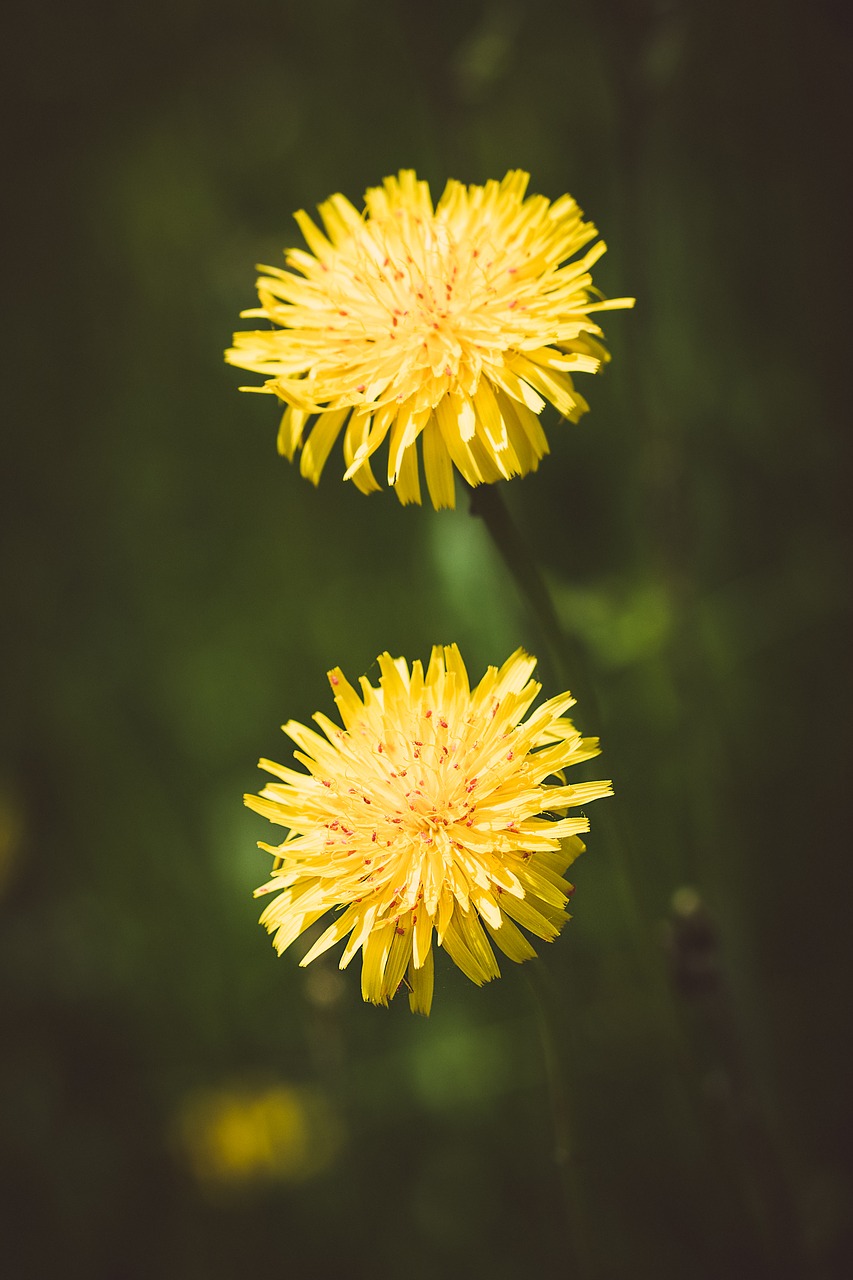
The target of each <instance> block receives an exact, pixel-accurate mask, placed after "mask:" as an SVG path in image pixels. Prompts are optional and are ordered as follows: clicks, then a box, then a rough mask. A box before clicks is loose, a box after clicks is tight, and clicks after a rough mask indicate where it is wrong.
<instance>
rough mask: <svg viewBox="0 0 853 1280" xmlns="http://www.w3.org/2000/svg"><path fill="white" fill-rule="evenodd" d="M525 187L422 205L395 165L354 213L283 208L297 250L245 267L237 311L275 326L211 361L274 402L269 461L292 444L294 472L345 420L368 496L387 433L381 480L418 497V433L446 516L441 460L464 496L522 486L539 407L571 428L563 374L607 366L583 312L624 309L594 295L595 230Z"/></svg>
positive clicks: (314, 460) (333, 207) (243, 337)
mask: <svg viewBox="0 0 853 1280" xmlns="http://www.w3.org/2000/svg"><path fill="white" fill-rule="evenodd" d="M528 181H529V175H528V174H526V173H523V172H522V171H521V170H512V171H510V172H509V173H508V174H507V175H506V177H505V178H504V179H503V181H502V182H496V181H492V182H487V183H486V184H485V186H482V187H481V186H469V187H466V186H464V185H463V184H462V183H461V182H455V181H451V182H448V184H447V186H446V188H445V190H444V194H443V195H442V197H441V199H440V200H439V202H438V204H437V206H435V207H433V202H432V198H431V196H430V191H429V187H428V185H427V183H426V182H419V181H418V180H417V178H416V176H415V173H414V171H413V170H411V169H404V170H402V171H401V172H400V174H399V175H398V176H397V177H396V178H386V179H385V181H384V184H383V185H382V186H381V187H371V188H370V190H369V191H367V193H366V195H365V205H366V208H365V212H364V214H363V215H362V214H359V213H358V212H357V210H356V209H355V208H354V207H353V205H352V204H350V202H349V201H348V200H347V199H346V198H345V197H344V196H342V195H340V194H338V195H333V196H332V197H331V198H330V199H329V200H327V201H325V203H323V204H321V205H320V208H319V211H320V217H321V219H322V222H323V226H324V228H325V233H324V232H323V231H321V230H320V228H319V227H318V226H317V225H316V224H315V223H314V222H313V221H312V220H311V218H309V216H308V214H307V213H305V212H304V211H303V210H300V212H298V213H297V214H296V215H295V217H296V221H297V223H298V224H299V228H300V230H301V231H302V234H303V236H304V237H305V241H306V243H307V244H308V247H309V249H310V252H308V253H306V252H305V251H304V250H302V249H290V250H288V251H287V253H286V265H287V268H288V269H287V270H281V269H279V268H277V267H260V268H259V270H260V271H261V272H262V273H263V274H262V275H261V277H260V279H259V280H258V286H257V287H258V295H259V298H260V304H261V305H260V306H259V307H257V308H253V309H252V310H249V311H244V312H243V313H242V315H243V316H244V317H253V318H258V319H261V320H265V321H271V322H272V324H273V325H275V326H277V327H276V328H271V329H261V330H257V331H254V332H245V333H237V334H235V335H234V346H233V347H232V348H231V349H230V350H229V351H228V352H227V353H226V359H227V360H228V361H229V362H230V363H231V364H234V365H237V366H238V367H239V368H241V369H250V370H251V371H252V372H253V373H260V374H266V375H267V381H266V382H265V383H264V385H263V386H260V387H258V386H256V387H246V388H243V389H244V390H251V391H264V392H268V393H272V394H274V395H276V396H278V398H279V399H280V400H281V401H283V402H284V403H285V404H286V405H287V408H286V409H285V412H284V417H283V418H282V421H281V428H280V430H279V435H278V448H279V452H280V453H282V454H284V455H285V456H286V457H287V458H290V459H292V458H293V456H294V454H295V452H296V450H297V448H298V447H300V446H301V447H302V457H301V463H300V469H301V471H302V474H303V475H304V476H307V477H308V479H310V480H312V481H313V482H314V483H315V484H317V483H318V481H319V479H320V474H321V472H322V470H323V467H324V465H325V462H326V459H327V458H328V456H329V453H330V451H331V449H332V446H333V445H334V443H335V441H336V440H337V438H338V436H339V434H340V432H341V431H342V430H343V428H344V425H345V424H346V432H345V434H344V445H343V448H344V459H345V462H346V468H347V469H346V472H345V475H344V479H346V480H353V481H354V482H355V484H356V485H357V486H358V488H359V489H360V490H361V491H362V492H363V493H370V492H372V491H374V490H376V489H378V488H379V487H380V486H379V484H378V482H377V480H376V477H375V476H374V474H373V470H372V468H371V463H370V459H371V457H372V456H373V454H374V453H375V452H376V450H377V449H378V448H379V447H380V445H381V444H382V443H383V442H384V441H385V439H386V438H387V439H388V469H387V475H388V483H389V485H393V486H394V487H395V488H396V492H397V496H398V497H399V499H400V501H401V502H402V503H404V504H405V503H409V502H420V500H421V489H420V479H419V470H418V449H417V441H418V439H420V440H421V442H422V450H423V465H424V471H425V473H426V482H427V488H428V490H429V495H430V498H431V499H432V502H433V505H434V506H435V507H437V508H438V507H452V506H453V505H454V483H453V469H454V467H455V468H456V469H457V470H458V471H459V472H460V473H461V475H462V476H463V477H464V478H465V480H467V482H468V483H469V484H470V485H478V484H483V483H491V482H493V481H496V480H500V479H509V478H510V477H512V476H523V475H526V474H527V472H529V471H535V470H536V468H537V467H538V465H539V459H540V458H542V457H543V456H544V455H545V454H546V453H547V452H548V441H547V439H546V436H545V432H544V431H543V429H542V426H541V424H540V421H539V415H540V414H541V412H542V410H543V409H544V407H545V404H546V402H547V401H550V402H551V404H553V405H555V406H556V408H557V410H558V411H559V413H560V414H561V415H562V416H563V417H564V418H568V419H569V420H571V421H572V422H576V421H577V420H578V418H579V417H580V416H581V414H582V413H584V412H585V411H586V409H587V408H588V405H587V403H586V401H585V400H584V398H583V396H582V395H580V393H579V392H578V391H576V390H575V386H574V383H573V381H572V375H573V374H575V373H595V372H596V371H597V370H598V369H599V368H600V366H601V365H602V364H603V363H604V362H605V361H606V360H607V359H608V358H609V357H608V354H607V352H606V350H605V349H604V347H603V346H602V344H601V341H600V339H601V337H602V332H601V329H600V328H599V326H598V325H597V324H596V322H595V318H594V317H595V315H596V313H597V312H599V311H606V310H609V309H613V308H616V307H630V306H633V303H634V300H633V298H613V299H610V300H609V301H607V300H605V299H603V298H602V296H601V295H600V294H599V293H598V291H597V290H595V289H594V288H593V286H592V278H591V276H590V268H591V267H592V265H593V263H595V262H596V261H597V259H598V258H600V257H601V255H602V254H603V253H604V251H605V248H606V246H605V244H604V242H603V241H602V240H599V241H598V242H597V243H596V244H592V245H591V242H592V241H593V240H595V238H596V236H597V235H598V232H597V231H596V228H595V227H594V226H593V224H592V223H591V222H585V221H584V219H583V215H582V213H581V211H580V209H579V208H578V206H577V204H576V203H575V201H574V200H573V199H572V197H571V196H568V195H566V196H562V197H561V198H560V199H559V200H555V201H554V202H553V203H552V202H551V201H549V200H547V199H546V198H545V197H544V196H528V197H527V198H525V193H526V190H527V183H528ZM590 245H591V247H587V246H590ZM581 250H583V251H584V252H583V253H582V254H581V256H576V255H578V254H580V253H581ZM309 422H313V425H312V426H311V429H310V433H309V431H308V424H309Z"/></svg>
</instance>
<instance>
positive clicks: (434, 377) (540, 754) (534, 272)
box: [226, 170, 633, 1014]
mask: <svg viewBox="0 0 853 1280" xmlns="http://www.w3.org/2000/svg"><path fill="white" fill-rule="evenodd" d="M527 182H528V175H527V174H525V173H522V172H520V171H513V172H510V173H508V174H507V175H506V177H505V178H504V179H503V181H502V182H500V183H498V182H489V183H486V185H485V186H483V187H479V186H471V187H467V188H466V187H465V186H463V185H462V184H461V183H458V182H449V183H448V184H447V187H446V189H445V191H444V194H443V195H442V197H441V199H440V200H439V202H438V204H437V206H435V207H433V203H432V200H431V198H430V193H429V188H428V187H427V184H426V183H425V182H419V181H417V179H416V177H415V174H414V173H413V172H412V171H410V170H403V171H401V173H400V174H399V176H398V177H396V178H386V180H385V182H384V184H383V186H382V187H376V188H372V189H371V190H369V191H368V192H367V193H366V196H365V203H366V211H365V213H364V215H361V214H359V213H358V212H357V211H356V209H355V208H354V207H353V206H352V205H351V204H350V203H349V202H348V201H347V200H346V199H345V198H344V197H343V196H342V195H334V196H332V197H331V198H330V199H329V200H328V201H326V202H325V203H324V204H323V205H321V206H320V215H321V219H322V222H323V226H324V228H325V231H324V232H323V231H321V230H320V229H319V228H318V227H317V226H316V225H315V223H314V222H312V220H311V219H310V218H309V217H308V215H307V214H305V213H304V212H300V213H297V215H296V220H297V222H298V224H299V227H300V229H301V231H302V233H303V235H304V237H305V240H306V242H307V244H308V246H309V249H310V252H305V251H304V250H299V249H292V250H289V251H288V252H287V255H286V263H287V269H286V270H280V269H278V268H274V267H265V268H261V271H262V272H263V274H262V276H261V278H260V280H259V281H258V293H259V297H260V304H261V305H260V306H259V307H258V308H255V309H253V310H251V311H246V312H243V315H244V316H249V317H257V318H259V319H263V320H266V321H271V322H272V324H273V325H274V326H276V327H273V328H268V329H263V330H257V331H253V332H245V333H238V334H236V335H235V338H234V346H233V347H232V348H231V349H230V350H229V351H228V353H227V357H226V358H227V359H228V360H229V361H230V362H231V363H232V364H235V365H238V366H240V367H241V368H244V369H249V370H251V371H253V372H255V373H261V374H265V375H267V381H266V382H265V384H264V385H263V386H262V387H254V388H245V390H259V391H263V392H267V393H271V394H274V395H275V396H277V397H278V398H279V399H280V400H281V401H283V402H284V404H285V405H286V408H285V411H284V416H283V418H282V422H281V427H280V430H279V437H278V447H279V452H281V453H283V454H284V455H285V456H287V457H288V458H293V457H294V455H295V453H296V451H297V449H299V448H301V450H302V455H301V463H300V468H301V471H302V474H303V475H305V476H307V477H308V478H309V479H310V480H312V481H313V482H314V483H315V484H316V483H317V482H318V481H319V479H320V475H321V472H322V470H323V467H324V465H325V463H326V460H327V458H328V456H329V453H330V451H331V449H332V447H333V446H334V444H335V441H336V440H337V438H338V436H339V435H340V433H341V431H344V441H343V451H344V459H345V462H346V471H345V474H344V478H345V479H351V480H353V481H354V483H355V484H356V485H357V486H358V487H359V489H361V490H362V491H363V492H365V493H369V492H371V491H373V490H375V489H378V488H379V484H378V482H377V480H376V477H375V475H374V473H373V470H372V467H371V459H372V458H373V456H374V454H375V453H376V451H377V450H378V449H379V447H380V446H381V445H383V443H384V442H385V441H386V440H387V445H388V463H387V479H388V483H389V484H390V485H393V486H394V487H395V489H396V492H397V496H398V497H399V499H400V501H401V502H402V503H404V504H405V503H409V502H420V501H421V489H420V476H419V464H418V456H419V455H418V441H419V440H420V441H421V455H422V458H423V468H424V472H425V475H426V484H427V489H428V491H429V496H430V498H431V500H432V503H433V505H434V506H435V507H436V508H440V507H452V506H453V505H454V469H455V470H457V471H459V473H460V474H461V475H462V477H463V478H464V479H465V480H466V481H467V482H468V484H470V485H478V484H483V483H493V482H495V481H497V480H500V479H509V478H510V477H512V476H520V475H525V474H526V473H527V472H529V471H533V470H535V469H536V467H537V466H538V464H539V460H540V458H542V457H543V456H544V454H546V453H547V452H548V441H547V438H546V436H545V433H544V431H543V430H542V427H541V424H540V422H539V415H540V413H541V412H542V410H543V409H544V408H545V405H546V402H550V403H551V404H553V405H555V406H556V408H557V409H558V411H559V413H560V414H561V415H562V417H563V418H568V419H570V420H571V421H577V419H578V418H579V417H580V415H581V414H582V413H584V412H585V411H586V409H587V404H586V401H585V400H584V399H583V397H582V396H581V395H580V394H579V393H578V392H577V391H576V389H575V386H574V383H573V381H572V376H573V374H575V373H579V372H583V373H595V372H596V371H597V370H598V369H599V367H600V366H601V364H602V363H603V362H604V361H605V360H607V359H608V355H607V352H606V351H605V349H604V347H603V346H602V345H601V341H600V339H601V337H602V334H601V330H600V328H599V327H598V325H597V324H596V322H595V320H594V319H593V318H592V317H593V316H594V315H595V314H596V313H597V312H599V311H603V310H607V309H609V308H616V307H628V306H632V305H633V299H631V298H619V299H615V300H611V301H606V300H604V299H603V298H601V296H600V295H599V294H598V293H597V292H596V291H595V290H594V289H593V287H592V281H591V277H590V268H591V267H592V265H593V263H594V262H595V261H596V260H597V259H598V258H599V257H600V256H601V254H602V253H603V252H604V249H605V246H604V243H603V242H602V241H598V243H596V244H592V243H591V242H592V241H594V240H595V238H596V235H597V232H596V229H595V227H594V226H593V225H592V224H591V223H588V222H584V220H583V218H582V215H581V212H580V210H579V209H578V207H577V205H576V204H575V202H574V200H572V199H571V197H570V196H564V197H562V199H560V200H557V201H555V202H554V203H553V204H552V203H550V202H549V201H548V200H546V199H545V198H544V197H542V196H532V197H527V198H525V196H526V189H527ZM588 246H591V247H588ZM581 250H585V252H583V254H582V256H580V257H578V256H576V255H578V254H579V253H580V252H581ZM309 424H310V425H309ZM534 667H535V659H533V658H531V657H529V656H528V655H527V654H525V653H524V652H523V651H522V650H518V651H517V652H516V653H515V654H513V655H512V657H511V658H509V659H508V660H507V661H506V662H505V663H504V665H503V666H502V667H501V668H500V669H497V668H495V667H490V668H489V669H488V670H487V672H486V674H485V676H484V677H483V679H482V680H481V681H480V683H479V684H478V685H477V686H476V688H474V689H473V690H472V689H471V687H470V685H469V681H468V674H467V672H466V669H465V665H464V663H463V661H462V658H461V656H460V653H459V650H458V649H457V648H456V646H455V645H451V646H446V647H443V648H442V647H436V648H434V649H433V651H432V657H431V659H430V662H429V664H428V667H427V669H426V671H424V669H423V667H422V665H421V663H420V662H415V663H414V664H413V665H412V668H411V670H410V669H409V666H408V664H407V663H406V662H405V661H404V660H403V659H402V658H392V657H391V656H390V655H389V654H387V653H385V654H383V655H382V656H381V657H380V658H379V669H380V678H379V683H378V686H373V685H372V684H370V683H369V681H368V680H367V678H366V677H362V679H361V682H360V688H361V692H360V693H358V692H357V691H356V690H355V689H354V688H353V687H352V685H350V684H349V683H348V682H347V680H346V679H345V678H344V676H343V674H342V672H341V671H340V670H334V671H332V672H330V673H329V679H330V681H331V685H332V689H333V692H334V698H335V703H336V704H337V708H338V712H339V715H340V719H341V725H337V724H335V723H333V722H332V721H330V720H329V719H327V718H326V716H324V715H322V714H320V713H318V714H317V715H315V716H314V720H315V721H316V722H317V724H318V726H319V728H320V729H321V731H322V733H317V732H315V731H314V730H312V729H309V728H307V727H305V726H304V725H301V724H297V723H294V722H293V721H291V722H289V723H288V724H286V725H285V726H284V730H285V732H286V733H287V734H288V735H289V736H290V737H291V738H292V739H293V741H294V742H295V743H296V745H297V747H298V748H299V749H298V750H297V751H296V752H295V756H296V759H297V760H298V761H299V762H300V763H301V764H302V765H303V766H304V768H305V770H306V772H301V771H298V770H294V769H290V768H286V767H284V766H282V765H279V764H275V763H273V762H272V761H269V760H261V762H260V763H261V767H262V768H263V769H265V770H266V771H267V772H269V773H270V774H272V775H273V777H274V778H275V779H276V781H274V782H270V783H268V784H267V786H266V787H264V789H263V790H262V791H261V793H260V795H259V796H246V803H247V804H248V805H249V807H250V808H252V809H255V810H256V811H257V812H258V813H261V814H263V815H264V816H265V817H266V818H268V819H269V820H270V821H271V822H273V823H276V824H278V825H280V826H282V827H284V828H286V832H287V834H286V836H285V838H284V841H283V842H282V843H281V844H279V845H268V844H262V845H261V848H263V849H266V850H267V851H268V852H270V853H271V854H273V856H274V858H275V864H274V870H273V874H272V878H271V879H270V881H269V883H268V884H266V885H264V886H263V887H262V888H261V889H259V890H257V893H258V894H270V895H273V896H272V897H271V901H270V902H269V904H268V906H267V907H266V909H265V910H264V912H263V914H262V916H261V921H262V923H263V924H265V925H266V927H267V929H268V930H269V931H270V933H272V934H273V942H274V945H275V947H276V949H277V950H278V951H279V952H282V951H284V949H285V948H286V947H288V946H290V944H291V943H292V942H293V941H295V939H297V938H298V937H299V936H300V935H301V934H302V933H304V932H305V930H307V929H309V928H310V927H311V926H312V925H314V924H315V923H316V922H318V921H319V920H321V918H322V917H324V916H327V915H328V913H329V912H331V911H333V910H334V911H336V912H337V914H336V915H335V917H334V919H333V920H332V922H331V923H330V924H328V925H327V927H326V928H325V930H324V931H323V932H322V933H321V934H320V935H319V937H317V939H316V940H315V941H314V942H313V945H312V946H311V947H310V949H309V950H308V952H307V954H306V955H305V956H304V957H303V959H302V961H301V963H302V964H303V965H306V964H308V963H310V961H312V960H314V959H315V958H316V957H317V956H320V955H322V954H323V953H324V952H325V951H327V950H328V949H329V948H330V947H332V946H334V945H335V944H336V943H339V942H342V941H344V940H345V939H346V943H345V946H344V950H343V955H342V957H341V960H340V965H341V968H344V967H345V966H346V965H348V964H349V963H350V961H351V960H352V959H353V957H354V956H355V955H356V954H357V953H358V952H359V951H361V952H362V982H361V985H362V994H363V996H364V999H365V1000H369V1001H372V1002H374V1003H377V1004H387V1003H388V1001H389V1000H390V999H391V998H392V997H393V996H394V995H395V994H396V992H397V991H398V990H399V989H400V988H401V987H402V986H405V987H406V988H407V989H408V992H409V1003H410V1006H411V1008H412V1009H413V1010H414V1011H415V1012H418V1013H423V1014H428V1013H429V1011H430V1006H431V1004H432V997H433V941H435V943H436V944H437V945H439V946H442V947H444V948H445V950H446V951H447V952H448V954H449V955H450V957H451V959H452V960H453V961H454V962H455V963H456V964H457V965H458V966H459V968H460V969H461V970H462V971H463V973H465V974H466V975H467V977H469V978H470V979H471V980H472V981H473V982H475V983H477V984H478V985H479V984H481V983H484V982H488V981H489V980H490V979H491V978H494V977H497V976H498V974H499V969H498V963H497V960H496V957H495V950H494V948H495V947H496V948H497V949H498V950H499V951H500V952H502V953H503V954H504V955H506V956H508V957H509V959H511V960H514V961H517V962H521V961H523V960H527V959H529V958H530V957H532V956H533V955H535V952H534V950H533V947H532V946H531V944H530V942H529V941H528V939H527V937H526V936H525V934H523V933H522V932H521V930H520V929H519V927H518V926H519V925H521V926H522V928H524V929H526V930H527V931H528V932H529V933H532V934H533V935H534V936H535V937H538V938H541V939H544V940H545V941H551V940H553V939H554V938H555V937H556V936H557V934H558V933H559V931H560V929H561V928H562V926H563V924H564V923H565V922H566V921H567V920H568V919H569V916H568V914H567V912H566V905H567V902H568V899H569V897H570V895H571V893H572V886H571V885H570V884H569V882H568V881H567V880H566V879H565V878H564V873H565V872H566V870H567V868H568V867H569V866H570V864H571V863H572V862H573V861H574V859H575V858H576V857H577V856H578V854H579V853H580V852H582V850H583V848H584V846H583V844H582V843H581V841H580V839H579V834H580V833H581V832H584V831H586V830H588V827H589V823H588V821H587V819H586V817H585V816H584V815H583V814H582V813H578V812H576V811H577V810H578V809H579V808H580V807H581V806H583V805H585V804H587V803H589V802H590V801H592V800H596V799H599V798H600V797H602V796H606V795H609V794H611V784H610V782H586V783H578V784H576V785H574V786H573V785H570V784H568V783H566V782H565V779H564V775H563V770H565V769H566V768H567V767H568V766H570V765H573V764H578V763H580V762H581V761H583V760H588V759H590V758H591V757H593V756H595V755H597V754H598V750H599V748H598V739H597V738H583V737H581V735H580V734H579V733H578V732H577V730H576V729H575V728H574V726H573V725H572V722H571V721H570V720H569V719H567V718H566V716H565V712H566V711H567V710H568V708H569V707H571V706H572V705H573V704H574V699H573V698H572V697H571V695H570V694H568V693H566V694H563V695H561V696H560V697H557V698H552V699H551V700H550V701H548V702H545V703H544V704H543V705H542V706H540V707H539V708H538V709H537V710H536V711H534V712H533V713H532V714H530V715H528V712H530V709H531V706H532V704H533V702H534V700H535V698H536V696H537V695H538V693H539V691H540V685H539V684H538V683H537V682H536V681H534V680H532V679H531V678H530V677H531V674H532V672H533V669H534ZM525 717H527V718H526V719H525ZM572 811H575V812H572Z"/></svg>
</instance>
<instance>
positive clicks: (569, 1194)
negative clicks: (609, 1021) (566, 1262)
mask: <svg viewBox="0 0 853 1280" xmlns="http://www.w3.org/2000/svg"><path fill="white" fill-rule="evenodd" d="M522 972H523V974H524V976H525V978H526V979H527V984H528V986H529V988H530V992H531V994H532V996H533V1000H534V1004H535V1006H536V1021H537V1024H538V1027H539V1039H540V1042H541V1045H542V1057H543V1059H544V1063H545V1075H546V1078H547V1081H548V1094H549V1097H550V1102H551V1117H552V1120H553V1126H554V1163H555V1165H556V1166H557V1174H558V1176H559V1179H560V1185H561V1189H562V1198H563V1211H564V1217H565V1231H566V1234H567V1240H566V1249H567V1253H568V1256H569V1258H571V1260H572V1262H573V1264H574V1265H573V1266H572V1268H571V1271H570V1274H571V1275H572V1276H573V1277H574V1280H591V1277H592V1276H593V1274H594V1271H593V1265H592V1255H591V1252H590V1245H589V1239H588V1236H587V1232H586V1228H585V1225H584V1216H583V1196H582V1185H583V1184H582V1179H581V1177H580V1172H579V1169H578V1166H577V1160H576V1157H575V1154H574V1149H573V1144H572V1132H571V1120H570V1110H569V1091H568V1089H567V1087H566V1073H565V1070H564V1068H563V1065H562V1062H563V1060H564V1057H565V1056H566V1055H564V1054H562V1053H561V1048H562V1047H563V1041H565V1038H566V1034H567V1026H568V1024H567V1021H566V1019H565V1017H564V1016H562V1011H561V1010H560V1009H559V1008H558V998H557V993H556V991H555V989H554V983H553V980H552V978H551V975H550V974H549V972H548V970H547V968H546V967H545V965H544V964H543V963H542V961H541V960H539V959H536V960H530V961H528V962H527V963H526V964H525V965H524V967H523V969H522Z"/></svg>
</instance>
